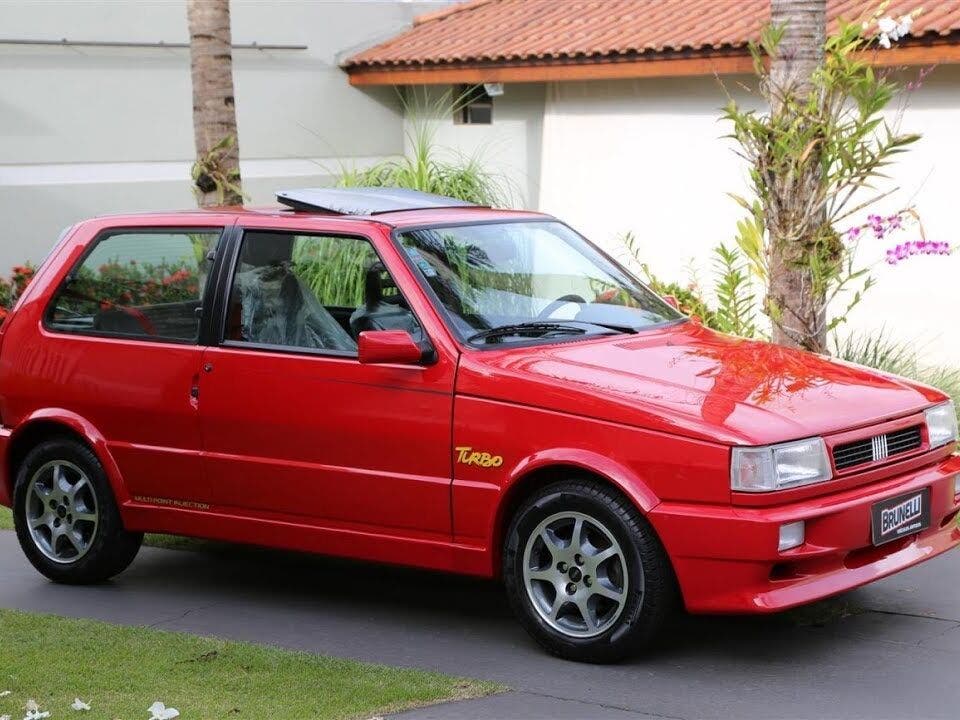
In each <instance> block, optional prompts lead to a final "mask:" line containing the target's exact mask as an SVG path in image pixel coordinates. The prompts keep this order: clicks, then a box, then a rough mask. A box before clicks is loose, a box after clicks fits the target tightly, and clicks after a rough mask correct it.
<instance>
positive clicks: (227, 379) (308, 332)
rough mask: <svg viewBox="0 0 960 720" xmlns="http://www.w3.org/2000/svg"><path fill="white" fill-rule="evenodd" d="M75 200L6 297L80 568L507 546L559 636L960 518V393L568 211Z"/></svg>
mask: <svg viewBox="0 0 960 720" xmlns="http://www.w3.org/2000/svg"><path fill="white" fill-rule="evenodd" d="M278 198H279V199H280V201H281V203H282V204H283V206H284V207H278V208H275V209H270V210H263V211H255V210H223V211H194V212H183V213H170V214H153V215H129V216H122V217H110V218H98V219H94V220H89V221H86V222H83V223H80V224H78V225H76V226H74V227H73V228H71V229H69V230H68V231H67V232H66V233H65V234H64V236H63V238H62V239H61V241H60V243H59V244H58V245H57V247H56V249H55V250H54V251H53V252H52V254H51V255H50V257H49V259H48V260H47V262H45V263H44V265H43V267H42V268H41V269H40V271H39V272H38V273H37V276H36V278H35V280H34V281H33V283H32V284H31V285H30V286H29V288H28V289H27V290H26V292H25V293H24V294H23V297H21V298H20V300H19V302H18V303H17V305H16V308H15V309H14V311H13V312H12V313H11V315H10V316H9V318H8V319H7V321H6V322H5V323H4V324H3V326H2V335H0V342H2V345H0V422H2V428H0V453H2V456H3V458H2V460H3V462H2V468H3V477H2V482H0V502H2V503H3V504H5V505H11V506H12V507H13V509H14V518H15V523H16V529H17V534H18V536H19V539H20V543H21V545H22V546H23V550H24V552H25V553H26V555H27V557H28V558H29V560H30V561H31V562H32V563H33V564H34V565H35V566H36V568H37V569H38V570H39V571H40V572H41V573H43V574H44V575H46V576H47V577H49V578H51V579H52V580H55V581H58V582H65V583H87V582H96V581H101V580H104V579H106V578H109V577H111V576H113V575H115V574H117V573H119V572H120V571H122V570H123V569H124V568H125V567H127V566H128V565H129V564H130V562H131V561H132V560H133V558H134V556H135V555H136V553H137V550H138V548H139V546H140V542H141V538H142V533H144V532H147V531H150V532H164V533H175V534H182V535H192V536H198V537H205V538H216V539H220V540H228V541H237V542H243V543H254V544H258V545H269V546H274V547H280V548H289V549H294V550H304V551H311V552H318V553H326V554H330V555H340V556H347V557H353V558H363V559H366V560H374V561H380V562H389V563H401V564H406V565H415V566H420V567H426V568H435V569H440V570H446V571H451V572H457V573H467V574H471V575H477V576H481V577H489V578H494V577H501V578H502V579H503V581H504V583H505V585H506V590H507V593H508V596H509V599H510V602H511V604H512V606H513V607H514V609H515V610H516V612H517V614H518V616H519V618H520V620H521V622H522V623H523V625H524V626H525V627H526V628H527V630H529V631H530V633H531V634H532V635H533V636H534V637H535V638H536V639H537V640H538V641H539V642H540V643H541V644H542V645H543V646H544V647H545V648H546V649H547V650H549V651H551V652H553V653H556V654H558V655H562V656H564V657H569V658H575V659H581V660H591V661H606V660H613V659H616V658H618V657H621V656H623V655H625V654H627V653H630V652H633V651H635V650H636V649H637V648H639V647H641V646H642V645H643V644H644V643H645V642H646V641H648V640H649V639H650V638H651V637H652V635H653V634H654V633H655V631H657V630H658V629H659V628H660V627H661V626H662V625H663V623H664V619H665V617H666V616H667V613H668V611H669V610H670V609H671V608H672V607H673V606H674V605H675V604H676V603H678V602H682V604H683V606H685V607H686V609H687V610H689V611H690V612H696V613H759V612H771V611H777V610H783V609H785V608H790V607H794V606H796V605H800V604H803V603H808V602H810V601H813V600H817V599H819V598H823V597H826V596H829V595H833V594H835V593H839V592H842V591H844V590H849V589H851V588H854V587H857V586H859V585H862V584H864V583H867V582H870V581H872V580H876V579H877V578H880V577H883V576H885V575H889V574H891V573H894V572H897V571H899V570H903V569H904V568H907V567H910V566H912V565H914V564H916V563H919V562H921V561H923V560H928V559H930V558H932V557H934V556H936V555H939V554H940V553H943V552H946V551H947V550H950V549H951V548H954V547H956V546H957V545H958V544H960V529H958V526H957V515H958V511H960V457H957V456H954V455H953V453H954V450H955V448H956V441H957V419H956V414H955V410H954V407H953V405H952V403H951V402H950V401H949V400H948V398H947V397H945V396H944V395H943V394H941V393H939V392H937V391H936V390H933V389H931V388H929V387H924V386H922V385H918V384H916V383H913V382H910V381H908V380H904V379H901V378H896V377H891V376H889V375H884V374H881V373H878V372H873V371H870V370H867V369H864V368H860V367H856V366H853V365H848V364H844V363H841V362H837V361H834V360H830V359H828V358H825V357H820V356H817V355H811V354H807V353H802V352H794V351H791V350H786V349H783V348H781V347H777V346H774V345H770V344H766V343H761V342H750V341H745V340H740V339H737V338H733V337H728V336H725V335H721V334H718V333H716V332H712V331H711V330H709V329H707V328H705V327H704V326H703V325H701V324H700V323H699V322H698V321H696V320H695V319H690V318H687V317H684V316H683V315H681V314H680V313H679V312H678V311H677V310H675V309H674V308H673V307H672V305H671V304H669V303H667V302H665V301H664V300H662V299H661V298H659V297H657V296H656V295H654V294H653V293H651V292H650V290H648V289H647V288H646V287H644V286H643V285H642V284H641V283H640V282H638V281H637V280H636V279H635V278H634V277H633V276H632V275H631V274H630V273H629V272H627V271H626V270H624V269H623V268H622V267H621V266H620V265H618V264H617V263H616V262H615V261H613V260H612V259H610V258H609V257H607V256H606V255H604V254H603V253H602V252H600V251H599V250H597V249H596V248H595V247H594V246H592V245H591V244H590V243H588V242H587V241H586V240H584V239H583V238H582V237H580V236H579V235H578V234H577V233H575V232H574V231H573V230H571V229H570V228H568V227H567V226H565V225H563V224H562V223H560V222H558V221H557V220H555V219H554V218H552V217H549V216H546V215H540V214H532V213H522V212H510V211H500V210H491V209H488V208H481V207H475V206H470V205H467V204H464V203H460V202H457V201H455V200H450V199H448V198H438V197H436V196H431V195H424V194H421V193H413V192H405V191H384V190H365V191H363V190H359V191H347V190H301V191H293V192H289V193H281V194H280V195H279V196H278Z"/></svg>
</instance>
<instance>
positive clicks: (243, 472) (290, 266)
mask: <svg viewBox="0 0 960 720" xmlns="http://www.w3.org/2000/svg"><path fill="white" fill-rule="evenodd" d="M318 225H319V224H318V223H316V222H315V221H314V222H311V227H312V228H317V227H318ZM374 237H376V234H375V233H371V235H356V234H350V233H344V232H343V231H342V230H340V229H338V228H336V227H333V228H330V229H319V230H318V229H311V230H310V231H309V232H307V231H277V230H274V229H272V228H269V227H263V226H260V227H258V226H257V219H251V220H248V221H247V225H246V227H244V228H243V229H242V232H241V231H239V230H238V233H237V237H236V238H235V240H234V243H235V245H236V247H235V249H234V255H235V259H234V262H233V267H232V269H230V270H229V272H228V273H227V275H228V277H227V278H226V279H225V282H224V286H223V287H224V299H223V302H222V305H223V311H222V315H223V321H224V322H223V325H224V326H223V328H221V329H220V332H219V338H218V339H219V342H218V343H217V344H216V346H214V347H210V348H208V349H207V351H206V353H205V356H204V367H203V369H204V372H203V373H202V377H201V382H200V418H201V427H202V434H203V444H204V450H205V462H206V464H205V468H206V474H207V477H208V479H209V481H210V483H211V486H212V493H213V496H214V500H215V502H216V504H217V505H218V506H219V507H220V508H221V509H223V510H224V511H233V512H236V511H240V512H244V513H252V514H255V515H259V516H267V515H266V514H269V516H270V517H274V518H276V517H277V516H281V517H283V518H286V519H290V520H293V521H299V522H304V523H313V524H320V525H337V526H356V527H364V528H377V529H381V530H385V531H398V532H401V533H410V532H414V531H415V532H417V533H421V534H422V533H428V534H434V535H440V536H444V537H445V538H448V537H449V534H450V532H451V527H450V525H451V520H450V472H451V471H450V468H451V464H450V463H451V461H450V423H451V416H452V409H453V383H454V376H455V368H456V357H455V356H454V357H453V358H451V357H450V355H449V354H448V353H447V352H446V351H443V352H439V353H437V355H438V356H437V358H436V361H435V362H432V363H430V364H422V365H369V364H361V363H360V362H359V360H358V357H357V348H356V332H355V328H354V327H353V326H357V324H358V323H357V321H358V318H357V317H354V318H353V319H354V322H353V323H352V324H351V317H352V316H360V315H363V313H364V312H365V311H364V310H363V308H364V307H366V305H367V303H366V301H367V299H368V297H367V285H368V283H367V280H368V279H369V278H373V276H374V275H377V276H378V277H379V278H381V279H383V280H384V281H385V282H386V284H387V285H389V284H391V283H396V282H397V281H399V284H400V285H401V286H402V287H392V288H390V289H389V291H388V295H390V294H392V302H393V307H394V308H395V309H401V310H402V308H406V307H407V303H406V301H401V298H402V297H403V296H404V295H406V296H407V297H410V293H409V291H410V289H411V288H412V289H414V290H415V289H416V287H415V284H414V281H413V279H412V277H411V276H410V275H409V271H408V270H407V268H406V267H405V266H403V265H402V263H400V262H399V255H396V254H395V251H394V250H393V248H392V246H390V245H389V238H388V237H387V236H380V237H379V242H380V243H381V246H380V248H375V246H374V244H373V238H374ZM383 250H388V251H392V257H382V254H383V253H382V251H383ZM378 263H379V265H377V264H378ZM398 271H399V272H398ZM382 284H383V283H378V288H377V291H378V292H379V293H380V296H381V297H380V299H381V300H382V299H383V297H382V295H383V293H384V290H383V287H382ZM410 299H411V300H413V301H414V302H412V303H411V305H412V307H411V308H410V309H409V310H408V311H407V312H408V316H409V317H408V318H407V320H408V321H409V322H411V323H412V324H413V326H415V327H416V329H417V330H418V331H420V332H423V333H425V329H424V328H423V326H422V325H421V324H420V320H419V319H418V317H417V314H416V313H417V306H418V305H419V306H420V308H421V309H423V308H424V307H425V306H426V301H424V300H423V299H422V298H420V297H412V298H410ZM424 336H425V335H424Z"/></svg>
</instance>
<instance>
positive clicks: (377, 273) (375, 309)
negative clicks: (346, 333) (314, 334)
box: [350, 261, 423, 342]
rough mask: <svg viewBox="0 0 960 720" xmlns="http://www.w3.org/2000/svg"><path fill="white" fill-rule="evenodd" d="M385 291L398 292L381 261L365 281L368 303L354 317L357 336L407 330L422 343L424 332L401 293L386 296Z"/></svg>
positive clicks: (365, 298) (369, 271) (368, 269)
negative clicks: (394, 290) (366, 333)
mask: <svg viewBox="0 0 960 720" xmlns="http://www.w3.org/2000/svg"><path fill="white" fill-rule="evenodd" d="M385 289H396V285H394V283H393V280H392V278H390V276H389V275H388V274H387V273H386V269H385V268H384V266H383V263H381V262H379V261H377V262H374V263H372V264H371V265H370V266H369V267H368V268H367V273H366V279H365V282H364V303H363V305H361V306H360V307H358V308H357V309H356V310H355V311H354V313H353V314H352V315H351V316H350V329H351V331H352V332H353V335H354V337H359V336H360V333H361V332H363V331H364V330H406V331H407V332H408V333H410V335H411V336H412V337H413V339H414V341H415V342H420V340H421V339H422V337H423V331H422V330H421V329H420V323H418V322H417V319H416V318H415V317H414V315H413V313H412V312H411V311H410V310H409V308H407V307H406V303H405V301H404V299H403V296H402V295H400V293H399V292H397V293H395V294H393V293H391V294H389V295H387V294H385V293H384V290H385Z"/></svg>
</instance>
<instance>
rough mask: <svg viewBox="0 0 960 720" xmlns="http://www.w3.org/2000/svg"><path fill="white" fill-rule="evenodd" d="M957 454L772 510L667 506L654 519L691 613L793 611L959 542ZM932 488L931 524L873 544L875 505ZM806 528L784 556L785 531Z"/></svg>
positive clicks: (657, 510)
mask: <svg viewBox="0 0 960 720" xmlns="http://www.w3.org/2000/svg"><path fill="white" fill-rule="evenodd" d="M958 473H960V456H951V457H949V458H947V459H945V460H942V461H940V462H938V463H936V464H934V465H932V466H927V467H924V468H920V469H917V470H913V471H911V472H907V473H904V474H901V475H897V476H895V477H892V478H888V479H886V480H883V481H881V482H876V483H872V484H870V485H867V486H863V487H858V488H854V489H852V490H847V491H844V492H838V493H834V494H831V495H826V496H821V497H815V498H812V499H809V500H804V501H800V502H795V503H790V504H786V505H778V506H774V507H765V508H747V507H733V506H723V507H720V506H704V505H690V504H677V503H662V504H660V505H658V506H657V507H656V508H654V509H653V510H652V511H651V512H650V521H651V522H652V523H653V525H654V527H655V528H656V530H657V532H658V533H659V535H660V538H661V540H662V541H663V544H664V546H665V547H666V549H667V552H668V554H669V555H670V558H671V560H672V561H673V566H674V570H675V571H676V574H677V579H678V580H679V582H680V587H681V590H682V592H683V597H684V602H685V604H686V606H687V609H688V610H689V611H690V612H696V613H767V612H776V611H779V610H786V609H788V608H792V607H796V606H798V605H803V604H805V603H809V602H813V601H815V600H820V599H822V598H825V597H829V596H831V595H835V594H837V593H841V592H844V591H846V590H851V589H853V588H855V587H859V586H860V585H864V584H866V583H869V582H872V581H874V580H878V579H880V578H882V577H886V576H887V575H891V574H893V573H896V572H899V571H900V570H904V569H906V568H908V567H911V566H913V565H916V564H917V563H920V562H923V561H924V560H929V559H930V558H932V557H936V556H937V555H939V554H941V553H943V552H946V551H947V550H950V549H952V548H955V547H957V546H958V545H960V528H958V524H957V516H958V511H960V503H958V502H957V498H956V496H955V494H954V476H956V475H957V474H958ZM925 487H929V488H930V502H931V521H930V527H929V528H928V529H926V530H923V531H921V532H920V533H917V534H915V535H910V536H907V537H904V538H901V539H899V540H895V541H893V542H890V543H888V544H886V545H881V546H879V547H874V546H873V544H872V541H871V533H870V509H871V507H872V506H873V505H874V503H876V502H879V501H881V500H885V499H887V498H892V497H896V496H898V495H901V494H904V493H909V492H911V491H913V490H919V489H921V488H925ZM797 520H804V521H806V542H805V543H804V544H803V545H802V546H800V547H798V548H795V549H793V550H788V551H786V552H783V553H781V552H779V551H778V549H777V544H778V536H779V529H780V526H781V525H782V524H784V523H789V522H794V521H797Z"/></svg>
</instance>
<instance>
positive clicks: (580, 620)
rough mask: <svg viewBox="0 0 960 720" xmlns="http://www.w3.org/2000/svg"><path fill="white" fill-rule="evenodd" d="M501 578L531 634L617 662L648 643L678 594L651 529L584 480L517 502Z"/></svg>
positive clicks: (567, 650)
mask: <svg viewBox="0 0 960 720" xmlns="http://www.w3.org/2000/svg"><path fill="white" fill-rule="evenodd" d="M578 521H580V522H579V525H578ZM578 527H579V528H580V533H579V537H580V543H578V544H575V543H576V540H575V535H574V533H575V531H576V529H577V528H578ZM548 540H549V543H548ZM567 543H569V544H567ZM578 549H579V550H580V551H582V552H577V551H578ZM605 556H606V559H603V558H604V557H605ZM598 559H599V562H598ZM591 573H592V574H591ZM503 580H504V584H505V586H506V590H507V597H508V599H509V601H510V605H511V607H512V608H513V611H514V613H516V615H517V617H518V618H519V620H520V622H521V624H522V625H523V626H524V628H525V629H526V630H527V632H529V633H530V635H532V636H533V638H534V640H536V641H537V642H538V643H539V644H540V645H541V646H542V647H543V648H545V649H546V650H547V651H548V652H550V653H552V654H553V655H557V656H559V657H562V658H565V659H568V660H577V661H581V662H591V663H609V662H616V661H618V660H621V659H623V658H625V657H627V656H630V655H633V654H636V653H638V652H639V651H640V650H642V649H643V648H645V647H648V646H649V645H650V644H651V643H652V641H653V640H654V639H655V637H656V635H657V633H658V632H659V631H660V630H661V629H662V628H663V627H664V625H665V624H666V623H667V621H668V619H669V617H670V615H671V613H672V611H673V609H674V608H675V607H676V604H677V598H678V592H677V589H676V588H677V585H676V580H675V578H674V574H673V568H672V567H671V565H670V561H669V559H668V558H667V555H666V552H665V551H664V549H663V546H662V545H661V544H660V541H659V539H658V538H657V536H656V534H655V533H654V531H653V528H652V527H651V526H650V524H649V523H648V522H647V521H646V519H645V518H644V517H643V516H642V515H641V514H640V513H639V512H638V510H637V509H636V507H634V505H633V504H632V503H631V502H630V501H629V500H628V499H627V498H625V497H623V496H622V495H621V494H620V493H619V492H617V491H616V490H614V489H613V488H610V487H608V486H606V485H604V484H603V483H600V482H596V481H594V480H591V479H571V480H565V481H561V482H557V483H553V484H551V485H548V486H546V487H544V488H542V489H541V490H539V491H538V492H537V493H535V494H534V495H533V496H531V497H530V498H528V499H527V500H526V501H525V502H524V503H523V504H522V505H521V506H520V507H519V508H518V509H517V511H516V514H515V515H514V517H513V520H512V522H511V523H510V527H509V529H508V531H507V537H506V542H505V546H504V553H503ZM584 613H586V615H585V614H584ZM588 616H589V619H587V617H588Z"/></svg>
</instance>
